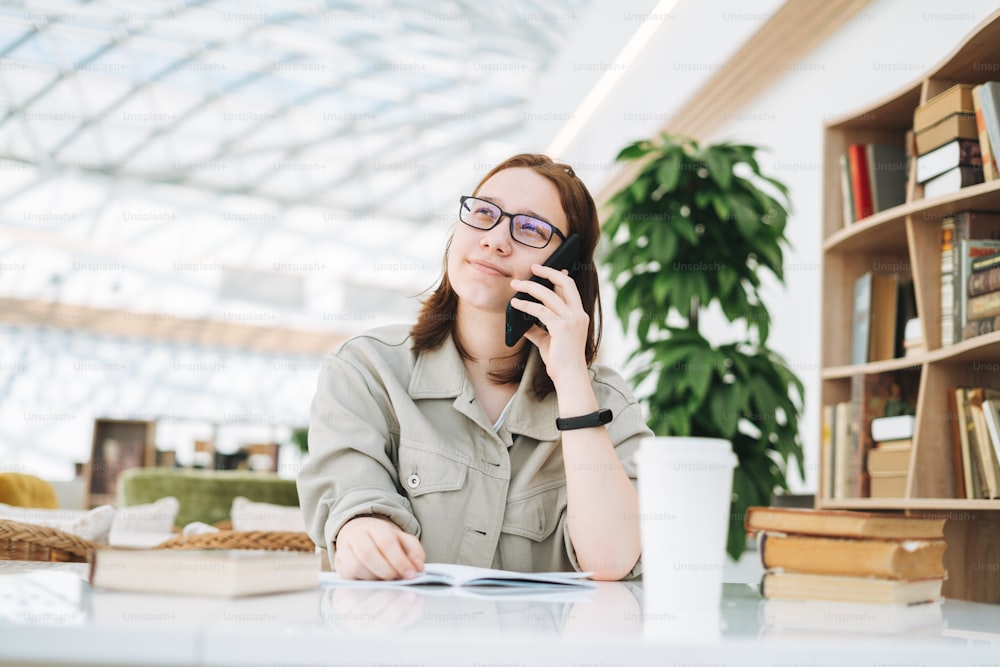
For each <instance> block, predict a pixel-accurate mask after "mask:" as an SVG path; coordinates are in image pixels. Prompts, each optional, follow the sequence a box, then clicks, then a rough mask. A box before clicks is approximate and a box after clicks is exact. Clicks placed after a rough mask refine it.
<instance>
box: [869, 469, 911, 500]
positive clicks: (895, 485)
mask: <svg viewBox="0 0 1000 667" xmlns="http://www.w3.org/2000/svg"><path fill="white" fill-rule="evenodd" d="M909 479H910V477H909V475H908V474H907V473H905V472H873V473H869V475H868V497H869V498H905V497H906V485H907V483H908V482H909Z"/></svg>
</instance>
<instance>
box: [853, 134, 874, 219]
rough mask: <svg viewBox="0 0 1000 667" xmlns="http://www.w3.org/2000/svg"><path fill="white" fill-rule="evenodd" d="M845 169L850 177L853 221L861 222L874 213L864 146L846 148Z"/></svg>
mask: <svg viewBox="0 0 1000 667" xmlns="http://www.w3.org/2000/svg"><path fill="white" fill-rule="evenodd" d="M847 167H848V171H849V172H850V175H851V197H852V199H853V202H854V219H855V220H861V219H863V218H867V217H868V216H870V215H871V214H872V213H874V212H875V209H874V206H873V203H872V188H871V176H870V175H869V174H868V149H867V148H866V147H865V144H851V145H849V146H848V147H847Z"/></svg>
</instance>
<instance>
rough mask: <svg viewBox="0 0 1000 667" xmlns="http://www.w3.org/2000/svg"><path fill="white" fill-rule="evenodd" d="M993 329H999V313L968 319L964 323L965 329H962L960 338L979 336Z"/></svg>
mask: <svg viewBox="0 0 1000 667" xmlns="http://www.w3.org/2000/svg"><path fill="white" fill-rule="evenodd" d="M994 331H1000V315H996V316H994V317H982V318H979V319H977V320H969V321H968V322H966V323H965V329H964V330H963V331H962V339H963V340H965V339H966V338H972V337H974V336H981V335H983V334H988V333H992V332H994Z"/></svg>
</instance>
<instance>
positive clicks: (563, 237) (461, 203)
mask: <svg viewBox="0 0 1000 667" xmlns="http://www.w3.org/2000/svg"><path fill="white" fill-rule="evenodd" d="M470 199H474V200H476V201H482V202H486V203H487V204H489V205H490V206H495V207H496V209H497V210H498V211H500V215H499V216H498V217H497V221H496V222H494V223H493V224H492V225H490V226H489V227H477V226H475V225H473V224H472V223H469V222H466V221H465V220H463V219H462V211H463V210H464V209H465V202H467V201H468V200H470ZM504 218H507V221H508V224H509V227H508V230H507V231H508V233H509V234H510V238H511V239H512V240H514V241H515V242H517V243H520V244H521V245H523V246H526V247H528V248H536V249H539V250H540V249H542V248H547V247H548V245H549V243H551V242H552V236H549V238H548V239H546V240H545V245H540V246H537V245H530V244H528V243H525V242H524V241H521V240H520V239H518V238H517V237H516V236H514V218H527V219H528V220H535V221H537V222H541V223H543V224H545V225H548V226H549V228H551V229H552V233H553V234H555V235H556V236H558V237H559V238H560V239H561V240H563V241H565V240H566V235H565V234H563V233H562V231H560V229H559V228H558V227H556V226H555V225H553V224H552V223H551V222H549V221H548V220H542V219H541V218H536V217H535V216H533V215H528V214H527V213H508V212H507V211H505V210H503V209H502V208H500V207H499V206H497V205H496V204H494V203H493V202H491V201H490V200H489V199H483V198H482V197H476V196H474V195H462V196H461V197H459V199H458V220H459V222H461V223H462V224H463V225H468V226H469V227H472V228H473V229H479V230H481V231H484V232H488V231H489V230H491V229H493V228H494V227H496V226H497V225H499V224H500V221H501V220H503V219H504Z"/></svg>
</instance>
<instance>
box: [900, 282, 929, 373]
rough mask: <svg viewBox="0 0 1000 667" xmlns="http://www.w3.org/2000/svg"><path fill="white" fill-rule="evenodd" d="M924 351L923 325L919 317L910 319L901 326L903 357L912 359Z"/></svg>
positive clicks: (925, 347)
mask: <svg viewBox="0 0 1000 667" xmlns="http://www.w3.org/2000/svg"><path fill="white" fill-rule="evenodd" d="M911 285H912V283H911ZM926 351H927V341H925V340H924V327H923V324H921V322H920V318H919V317H911V318H910V319H908V320H906V323H905V324H904V325H903V356H904V357H913V356H917V355H919V354H921V353H923V352H926Z"/></svg>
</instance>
